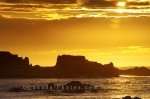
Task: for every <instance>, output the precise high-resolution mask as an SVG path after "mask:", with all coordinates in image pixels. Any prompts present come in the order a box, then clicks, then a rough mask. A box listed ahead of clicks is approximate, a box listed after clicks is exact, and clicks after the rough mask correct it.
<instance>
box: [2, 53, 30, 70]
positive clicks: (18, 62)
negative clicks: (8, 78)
mask: <svg viewBox="0 0 150 99" xmlns="http://www.w3.org/2000/svg"><path fill="white" fill-rule="evenodd" d="M0 67H1V68H3V69H8V68H9V69H24V68H29V67H30V64H29V58H28V57H25V58H23V57H18V55H13V54H11V53H10V52H5V51H1V52H0Z"/></svg>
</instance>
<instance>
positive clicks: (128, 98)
mask: <svg viewBox="0 0 150 99" xmlns="http://www.w3.org/2000/svg"><path fill="white" fill-rule="evenodd" d="M122 99H132V97H131V96H125V97H123V98H122Z"/></svg>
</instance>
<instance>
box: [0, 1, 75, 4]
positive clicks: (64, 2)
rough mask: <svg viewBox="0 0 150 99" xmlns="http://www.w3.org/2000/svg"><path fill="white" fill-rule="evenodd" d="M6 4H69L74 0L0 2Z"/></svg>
mask: <svg viewBox="0 0 150 99" xmlns="http://www.w3.org/2000/svg"><path fill="white" fill-rule="evenodd" d="M0 1H2V2H7V3H31V2H35V3H52V4H71V3H76V0H0Z"/></svg>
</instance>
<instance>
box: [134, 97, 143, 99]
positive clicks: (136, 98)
mask: <svg viewBox="0 0 150 99" xmlns="http://www.w3.org/2000/svg"><path fill="white" fill-rule="evenodd" d="M133 99H142V98H139V97H134V98H133Z"/></svg>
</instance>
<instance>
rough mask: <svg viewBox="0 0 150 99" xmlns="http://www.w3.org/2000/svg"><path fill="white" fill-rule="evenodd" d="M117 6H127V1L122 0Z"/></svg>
mask: <svg viewBox="0 0 150 99" xmlns="http://www.w3.org/2000/svg"><path fill="white" fill-rule="evenodd" d="M117 6H118V7H125V6H126V2H124V1H120V2H118V3H117Z"/></svg>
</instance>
